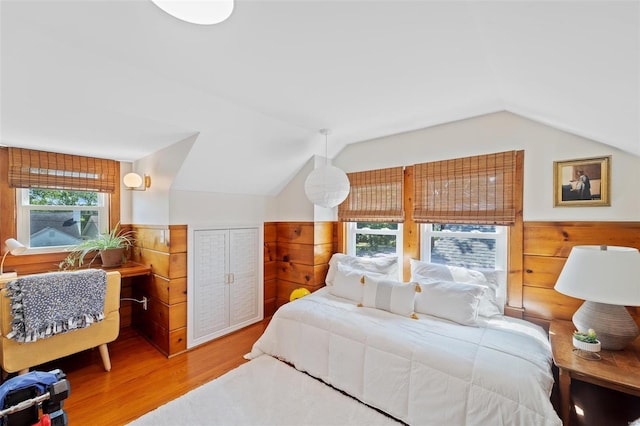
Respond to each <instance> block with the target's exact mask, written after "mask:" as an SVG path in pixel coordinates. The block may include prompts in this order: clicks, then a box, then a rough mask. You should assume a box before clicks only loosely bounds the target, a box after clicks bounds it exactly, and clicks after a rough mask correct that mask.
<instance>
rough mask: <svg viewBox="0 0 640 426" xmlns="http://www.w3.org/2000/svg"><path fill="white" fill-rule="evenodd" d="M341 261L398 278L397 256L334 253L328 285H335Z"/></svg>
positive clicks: (362, 269)
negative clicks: (362, 255)
mask: <svg viewBox="0 0 640 426" xmlns="http://www.w3.org/2000/svg"><path fill="white" fill-rule="evenodd" d="M339 263H340V264H343V265H346V266H349V267H350V268H352V269H358V270H360V271H363V272H374V273H376V274H382V275H385V276H386V277H387V278H389V279H398V258H397V257H391V256H384V257H356V256H349V255H346V254H343V253H334V254H333V256H331V259H330V260H329V270H328V271H327V277H326V278H325V280H324V281H325V284H326V285H327V286H331V285H333V282H334V279H335V276H336V271H337V265H338V264H339Z"/></svg>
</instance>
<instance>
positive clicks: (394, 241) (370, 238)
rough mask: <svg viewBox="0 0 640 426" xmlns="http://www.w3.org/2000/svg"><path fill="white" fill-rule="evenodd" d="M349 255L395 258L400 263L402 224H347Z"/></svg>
mask: <svg viewBox="0 0 640 426" xmlns="http://www.w3.org/2000/svg"><path fill="white" fill-rule="evenodd" d="M347 254H349V255H351V256H358V257H380V256H393V257H397V258H398V262H399V263H400V262H401V261H402V224H401V223H382V222H347ZM399 269H400V270H401V269H402V268H399Z"/></svg>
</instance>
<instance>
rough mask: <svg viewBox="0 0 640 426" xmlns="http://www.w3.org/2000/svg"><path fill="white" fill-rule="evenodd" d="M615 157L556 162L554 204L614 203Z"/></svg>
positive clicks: (554, 168) (597, 204)
mask: <svg viewBox="0 0 640 426" xmlns="http://www.w3.org/2000/svg"><path fill="white" fill-rule="evenodd" d="M610 163H611V156H606V157H595V158H582V159H576V160H565V161H554V162H553V193H554V196H553V201H554V203H553V206H554V207H598V206H610V205H611V198H610V193H609V192H610V176H611V168H610Z"/></svg>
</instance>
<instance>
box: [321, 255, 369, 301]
mask: <svg viewBox="0 0 640 426" xmlns="http://www.w3.org/2000/svg"><path fill="white" fill-rule="evenodd" d="M363 287H364V273H363V272H362V271H358V270H356V269H352V268H349V267H348V266H346V265H342V264H340V263H338V264H337V266H336V274H335V278H334V281H333V285H332V286H330V287H329V292H330V293H331V294H333V295H334V296H338V297H343V298H345V299H349V300H352V301H354V302H356V303H360V302H362V290H363Z"/></svg>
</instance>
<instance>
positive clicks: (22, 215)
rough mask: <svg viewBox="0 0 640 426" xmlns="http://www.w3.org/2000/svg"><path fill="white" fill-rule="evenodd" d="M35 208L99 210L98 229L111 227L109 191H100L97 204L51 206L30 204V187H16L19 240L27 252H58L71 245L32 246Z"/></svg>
mask: <svg viewBox="0 0 640 426" xmlns="http://www.w3.org/2000/svg"><path fill="white" fill-rule="evenodd" d="M33 210H96V211H97V212H98V226H99V228H98V229H105V230H107V229H109V197H108V194H107V193H104V192H98V205H97V206H86V205H85V206H51V205H31V204H29V188H18V189H16V227H17V230H16V231H17V240H18V241H20V242H21V243H23V244H24V245H26V246H27V251H26V252H25V253H27V254H35V253H56V252H60V251H64V250H65V249H67V248H69V247H71V246H69V245H65V246H49V247H31V246H30V241H31V229H30V227H31V226H30V225H31V223H30V220H29V218H30V215H31V211H33Z"/></svg>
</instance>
